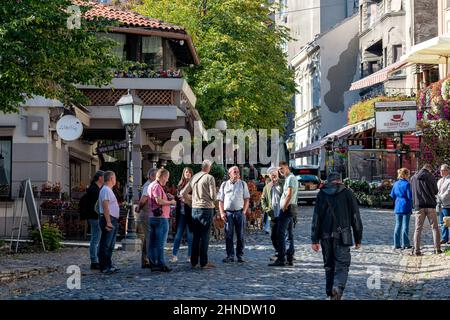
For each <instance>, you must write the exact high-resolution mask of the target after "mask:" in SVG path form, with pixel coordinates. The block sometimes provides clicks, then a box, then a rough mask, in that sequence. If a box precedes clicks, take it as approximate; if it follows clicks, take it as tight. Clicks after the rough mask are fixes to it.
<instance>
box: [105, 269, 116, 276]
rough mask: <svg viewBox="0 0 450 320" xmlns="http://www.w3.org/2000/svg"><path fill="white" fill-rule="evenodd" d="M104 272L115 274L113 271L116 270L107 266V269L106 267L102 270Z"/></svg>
mask: <svg viewBox="0 0 450 320" xmlns="http://www.w3.org/2000/svg"><path fill="white" fill-rule="evenodd" d="M102 273H103V274H106V275H110V274H113V273H114V270H113V269H112V268H107V269H104V270H103V271H102Z"/></svg>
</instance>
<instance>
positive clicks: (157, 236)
mask: <svg viewBox="0 0 450 320" xmlns="http://www.w3.org/2000/svg"><path fill="white" fill-rule="evenodd" d="M211 166H212V163H211V162H210V161H209V160H205V161H203V163H202V167H201V171H200V172H198V173H196V174H193V172H192V169H190V168H188V167H186V168H184V170H183V172H182V176H181V179H180V182H179V183H178V186H177V192H176V195H174V196H172V195H171V194H169V193H167V192H166V191H165V189H166V188H165V186H166V184H167V182H168V180H169V177H170V173H169V171H167V170H166V169H164V168H161V169H153V168H152V169H150V170H149V171H148V173H147V178H148V180H147V181H146V182H145V184H144V185H143V187H142V192H141V197H140V200H139V205H138V206H137V207H136V212H137V213H138V219H137V232H138V234H139V237H140V239H141V240H142V253H141V266H142V268H149V269H151V271H158V272H170V271H171V270H172V269H171V268H170V267H169V266H168V263H167V261H166V259H165V255H164V248H165V246H166V244H167V237H168V232H169V218H170V211H171V206H175V207H176V221H177V231H176V235H175V238H174V243H173V250H172V257H171V259H170V261H171V262H173V263H175V262H177V261H178V257H177V255H178V251H179V248H180V243H181V240H182V238H183V236H184V234H186V239H187V243H188V251H187V254H188V257H187V259H188V261H189V262H190V264H191V267H192V268H193V269H196V268H200V269H210V268H215V265H214V264H212V263H211V262H210V261H209V260H208V246H209V237H210V233H211V224H212V220H213V217H214V215H215V208H216V206H215V202H216V201H218V202H219V206H218V207H219V213H220V218H221V219H222V220H223V221H224V225H225V235H226V236H225V243H226V256H225V257H224V259H223V260H222V261H223V262H224V263H232V262H235V261H237V262H238V263H244V262H245V260H244V249H245V226H246V213H247V211H248V210H249V202H250V193H249V188H248V186H247V183H246V182H245V181H244V180H242V179H241V177H240V176H241V172H240V171H241V170H240V169H239V167H237V166H233V167H231V168H229V170H228V177H229V179H228V180H226V181H224V182H223V183H222V184H221V186H220V187H219V188H216V182H215V179H214V177H213V176H212V175H210V170H211ZM252 171H253V174H250V176H256V175H257V171H256V169H255V170H252V168H251V170H250V173H251V172H252ZM267 173H268V176H269V178H270V182H268V183H267V185H266V186H265V187H264V190H263V192H262V197H261V207H262V210H263V212H264V214H265V215H266V216H267V217H268V220H270V225H271V228H270V231H271V236H270V237H271V240H272V244H273V247H274V250H275V255H274V256H271V257H270V260H271V263H269V264H268V265H269V266H272V267H283V266H293V264H294V260H295V259H294V253H295V246H294V231H293V230H294V228H295V224H296V221H297V211H298V206H297V192H298V181H297V179H296V177H295V176H294V175H293V174H292V172H291V171H290V168H289V166H288V164H287V163H286V162H284V161H282V162H280V163H279V166H278V167H271V168H269V169H268V172H267ZM327 182H328V183H327V184H326V185H325V187H324V188H323V189H322V190H321V191H320V192H319V196H318V198H317V199H318V201H317V203H316V207H315V209H314V217H313V222H312V232H311V240H312V249H313V250H314V251H318V250H319V249H320V247H322V252H323V258H324V265H325V270H326V292H327V294H328V295H329V296H330V297H331V298H332V299H340V297H341V296H342V292H343V290H344V288H345V284H346V281H347V276H348V270H349V266H350V246H351V245H352V244H353V241H352V233H351V231H350V228H352V229H353V236H354V239H355V243H356V247H357V248H359V247H360V245H361V238H362V224H361V219H360V217H359V209H358V206H357V203H356V199H355V197H354V195H353V193H352V192H351V190H350V189H347V188H346V187H345V186H344V185H343V184H342V181H341V180H340V176H339V175H338V174H330V175H329V177H328V180H327ZM115 185H116V176H115V174H114V172H112V171H106V172H103V171H98V172H97V173H96V174H95V176H94V178H93V180H92V183H91V185H90V187H89V188H88V190H87V193H86V196H85V198H86V201H85V203H86V205H85V206H84V208H86V209H85V210H84V211H86V212H85V213H84V216H85V217H86V218H87V219H88V221H89V224H90V227H91V242H90V249H89V252H90V258H91V268H92V269H99V270H100V271H101V272H102V273H104V274H113V273H115V272H117V271H119V269H118V268H117V267H116V266H114V265H113V263H112V253H113V250H114V246H115V239H116V234H117V230H118V219H119V211H120V210H119V203H118V201H117V198H116V196H115V194H114V192H113V187H114V186H115ZM80 203H81V201H80ZM338 204H339V205H338ZM329 212H331V215H330V214H329ZM235 233H236V237H237V241H236V248H235V242H234V234H235Z"/></svg>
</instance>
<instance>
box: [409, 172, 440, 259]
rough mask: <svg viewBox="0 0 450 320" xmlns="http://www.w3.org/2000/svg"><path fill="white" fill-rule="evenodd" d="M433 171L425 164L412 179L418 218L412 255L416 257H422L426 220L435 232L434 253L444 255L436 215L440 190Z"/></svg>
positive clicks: (416, 216) (415, 210)
mask: <svg viewBox="0 0 450 320" xmlns="http://www.w3.org/2000/svg"><path fill="white" fill-rule="evenodd" d="M432 171H433V167H432V166H431V165H430V164H425V165H424V166H423V168H422V169H421V170H420V171H419V172H417V173H416V174H415V175H414V176H412V178H411V189H412V194H413V204H414V214H415V218H416V228H415V231H414V249H413V252H412V255H415V256H421V255H422V253H421V252H420V239H421V236H422V229H423V224H424V222H425V218H427V219H428V222H429V223H430V225H431V228H432V230H433V242H434V253H436V254H439V253H442V251H441V245H440V241H441V239H440V238H441V235H440V232H439V226H438V220H437V215H436V195H437V194H438V188H437V183H436V178H435V177H434V176H433V174H432V173H431V172H432Z"/></svg>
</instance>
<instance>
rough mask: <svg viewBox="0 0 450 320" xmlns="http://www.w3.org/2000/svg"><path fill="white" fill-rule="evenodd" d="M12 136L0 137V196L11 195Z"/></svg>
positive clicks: (8, 196) (6, 196)
mask: <svg viewBox="0 0 450 320" xmlns="http://www.w3.org/2000/svg"><path fill="white" fill-rule="evenodd" d="M11 152H12V137H0V198H7V199H8V198H10V197H11V166H12V162H11V161H12V157H11Z"/></svg>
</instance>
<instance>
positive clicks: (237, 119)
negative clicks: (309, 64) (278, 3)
mask: <svg viewBox="0 0 450 320" xmlns="http://www.w3.org/2000/svg"><path fill="white" fill-rule="evenodd" d="M141 2H142V4H140V5H136V6H135V9H136V10H137V11H138V12H140V13H142V14H144V15H147V16H151V17H153V18H159V19H162V20H164V21H166V22H171V23H174V24H177V25H181V26H183V27H185V28H186V30H187V31H188V32H189V34H190V35H192V37H193V40H194V44H195V46H196V49H197V51H198V54H199V56H200V61H201V63H200V65H199V66H195V67H192V68H187V69H186V70H185V74H187V80H188V82H189V84H190V85H191V86H192V87H193V90H194V92H195V94H196V95H197V98H198V100H197V106H196V107H197V108H198V109H199V112H200V114H201V116H202V119H203V121H204V122H205V124H206V125H207V126H209V127H212V126H214V124H215V121H216V120H218V119H220V118H224V119H226V120H227V122H228V124H229V127H231V128H266V129H270V128H277V129H280V130H282V131H283V130H284V128H285V125H286V121H287V120H286V113H287V112H289V111H292V110H291V108H292V107H291V98H292V95H293V94H294V92H295V82H294V72H293V71H292V70H290V69H289V68H288V67H287V63H286V56H285V54H284V53H283V51H282V46H283V43H285V41H287V40H288V39H289V35H288V32H287V29H285V28H283V27H279V26H276V25H275V23H274V22H273V21H272V20H270V18H269V16H270V5H269V3H268V1H266V0H208V1H205V0H204V1H198V0H143V1H141Z"/></svg>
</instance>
